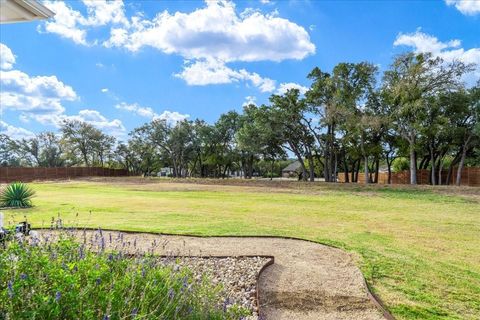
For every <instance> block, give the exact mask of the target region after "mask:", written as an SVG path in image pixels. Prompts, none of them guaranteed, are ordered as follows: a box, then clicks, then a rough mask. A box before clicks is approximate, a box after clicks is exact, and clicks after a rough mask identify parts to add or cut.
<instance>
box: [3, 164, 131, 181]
mask: <svg viewBox="0 0 480 320" xmlns="http://www.w3.org/2000/svg"><path fill="white" fill-rule="evenodd" d="M128 175H129V174H128V171H127V170H125V169H110V168H99V167H58V168H27V167H0V182H12V181H25V182H26V181H34V180H62V179H73V178H78V177H95V176H100V177H121V176H128Z"/></svg>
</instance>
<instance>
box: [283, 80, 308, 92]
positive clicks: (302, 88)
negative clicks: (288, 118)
mask: <svg viewBox="0 0 480 320" xmlns="http://www.w3.org/2000/svg"><path fill="white" fill-rule="evenodd" d="M289 89H298V91H300V94H305V93H306V92H307V91H308V88H307V87H305V86H302V85H300V84H298V83H294V82H288V83H280V85H279V86H278V89H277V92H276V93H277V94H285V93H286V92H287V91H288V90H289Z"/></svg>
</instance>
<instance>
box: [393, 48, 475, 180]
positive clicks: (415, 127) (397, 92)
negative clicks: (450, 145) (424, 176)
mask: <svg viewBox="0 0 480 320" xmlns="http://www.w3.org/2000/svg"><path fill="white" fill-rule="evenodd" d="M470 70H472V66H470V65H465V64H464V63H462V62H460V61H453V62H445V61H444V60H443V59H441V58H440V57H436V58H435V57H433V56H432V55H431V54H430V53H419V54H416V53H406V54H402V55H399V56H398V57H397V58H396V59H395V60H394V62H393V64H392V66H391V68H390V69H389V70H388V71H386V72H385V74H384V89H385V90H388V92H389V94H390V95H391V101H392V102H393V104H394V105H395V107H396V109H395V112H394V121H395V126H396V129H397V131H398V133H399V135H401V136H402V137H403V138H404V139H405V140H406V141H407V142H408V144H409V156H410V183H411V184H417V148H418V139H419V135H420V131H421V129H422V123H424V122H425V117H426V114H427V112H426V109H427V108H428V103H427V102H428V100H429V99H431V98H432V97H433V96H435V95H437V94H439V93H441V92H445V91H448V90H455V89H458V88H460V87H461V81H460V80H461V76H462V75H463V74H465V73H466V72H468V71H470Z"/></svg>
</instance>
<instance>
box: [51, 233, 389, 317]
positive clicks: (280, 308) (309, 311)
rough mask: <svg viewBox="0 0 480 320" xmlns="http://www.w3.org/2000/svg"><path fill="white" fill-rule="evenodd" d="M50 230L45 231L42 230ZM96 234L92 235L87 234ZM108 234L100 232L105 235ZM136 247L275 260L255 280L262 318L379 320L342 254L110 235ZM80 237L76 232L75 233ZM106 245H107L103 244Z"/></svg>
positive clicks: (303, 246)
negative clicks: (257, 279) (265, 257)
mask: <svg viewBox="0 0 480 320" xmlns="http://www.w3.org/2000/svg"><path fill="white" fill-rule="evenodd" d="M43 232H48V231H43ZM87 233H88V234H89V235H92V236H93V235H95V233H96V231H87ZM109 233H110V232H108V231H104V234H105V235H106V236H107V237H108V236H109ZM111 233H112V236H113V237H118V236H120V237H122V239H124V240H123V241H124V242H127V243H132V244H135V245H134V246H129V247H128V248H124V250H125V249H126V250H127V251H128V250H131V251H132V253H134V252H139V251H143V252H147V251H149V252H154V253H156V254H160V255H178V256H217V257H225V256H232V257H234V256H237V257H240V256H268V255H271V256H274V257H275V263H274V264H273V265H271V266H269V267H267V268H266V269H265V270H264V271H263V272H262V273H261V274H260V277H259V281H258V286H259V300H260V301H259V305H260V310H259V311H260V316H261V317H262V319H265V320H270V319H271V320H283V319H286V320H333V319H335V320H339V319H349V320H381V319H385V317H384V315H383V314H382V312H381V311H380V309H379V308H377V306H376V305H375V304H374V303H373V302H372V301H371V300H370V298H369V296H368V290H367V288H366V285H365V282H364V279H363V276H362V273H361V272H360V270H359V269H358V268H357V267H356V266H355V264H354V262H353V260H352V257H351V256H350V255H349V254H348V253H346V252H345V251H343V250H340V249H336V248H332V247H328V246H324V245H321V244H317V243H313V242H308V241H302V240H293V239H282V238H274V237H190V236H171V235H160V234H149V233H122V232H116V231H112V232H111ZM79 236H80V234H79ZM107 246H108V243H107Z"/></svg>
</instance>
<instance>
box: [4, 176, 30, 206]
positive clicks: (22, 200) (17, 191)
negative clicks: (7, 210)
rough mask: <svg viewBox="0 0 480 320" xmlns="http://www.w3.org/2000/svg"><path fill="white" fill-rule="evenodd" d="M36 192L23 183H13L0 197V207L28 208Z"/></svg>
mask: <svg viewBox="0 0 480 320" xmlns="http://www.w3.org/2000/svg"><path fill="white" fill-rule="evenodd" d="M34 195H35V192H34V191H33V190H32V189H31V188H30V187H29V186H27V185H26V184H25V183H22V182H13V183H11V184H10V185H8V186H7V187H6V188H5V189H4V190H3V191H2V194H1V195H0V207H14V208H28V207H31V206H32V197H33V196H34Z"/></svg>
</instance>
